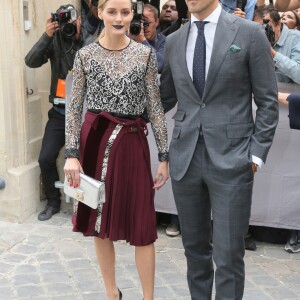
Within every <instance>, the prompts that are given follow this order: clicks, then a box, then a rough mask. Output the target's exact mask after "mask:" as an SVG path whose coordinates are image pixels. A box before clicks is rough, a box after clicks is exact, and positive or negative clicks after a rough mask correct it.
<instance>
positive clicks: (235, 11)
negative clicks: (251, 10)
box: [233, 8, 246, 19]
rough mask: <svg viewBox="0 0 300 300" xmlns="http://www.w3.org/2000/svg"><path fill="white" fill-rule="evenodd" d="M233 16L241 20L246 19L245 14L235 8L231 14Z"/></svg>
mask: <svg viewBox="0 0 300 300" xmlns="http://www.w3.org/2000/svg"><path fill="white" fill-rule="evenodd" d="M233 14H234V15H236V16H238V17H241V18H243V19H245V17H246V13H245V12H244V11H242V10H241V9H240V8H236V9H235V10H234V12H233Z"/></svg>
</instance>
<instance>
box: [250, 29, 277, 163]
mask: <svg viewBox="0 0 300 300" xmlns="http://www.w3.org/2000/svg"><path fill="white" fill-rule="evenodd" d="M249 71H250V80H251V84H252V92H253V96H254V102H255V104H256V106H257V110H256V119H255V128H254V133H253V135H252V137H251V147H250V154H251V155H255V156H257V157H259V158H261V159H262V160H263V161H264V162H265V161H266V158H267V154H268V151H269V149H270V147H271V145H272V141H273V137H274V134H275V130H276V126H277V123H278V96H277V95H278V90H277V82H276V76H275V68H274V63H273V59H272V55H271V48H270V44H269V42H268V40H267V38H266V35H265V33H264V32H263V30H261V29H260V28H259V26H255V28H254V30H253V32H252V36H251V42H250V57H249Z"/></svg>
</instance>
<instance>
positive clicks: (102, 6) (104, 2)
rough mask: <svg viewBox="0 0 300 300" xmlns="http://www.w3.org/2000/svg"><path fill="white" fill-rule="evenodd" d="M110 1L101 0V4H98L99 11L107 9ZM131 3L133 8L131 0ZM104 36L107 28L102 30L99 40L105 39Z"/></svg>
mask: <svg viewBox="0 0 300 300" xmlns="http://www.w3.org/2000/svg"><path fill="white" fill-rule="evenodd" d="M108 1H109V0H99V2H98V9H101V10H103V9H104V7H105V5H106V3H107V2H108ZM129 1H130V3H131V6H132V1H131V0H129ZM104 35H105V28H103V29H102V31H101V33H100V36H99V39H101V38H103V37H104Z"/></svg>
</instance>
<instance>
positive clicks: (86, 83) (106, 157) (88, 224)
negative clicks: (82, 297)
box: [64, 0, 168, 300]
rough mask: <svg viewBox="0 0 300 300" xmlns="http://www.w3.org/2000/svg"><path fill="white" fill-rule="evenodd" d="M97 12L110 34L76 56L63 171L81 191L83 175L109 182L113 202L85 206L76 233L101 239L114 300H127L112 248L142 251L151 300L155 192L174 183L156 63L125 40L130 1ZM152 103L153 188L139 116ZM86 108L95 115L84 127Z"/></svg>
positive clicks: (109, 2) (106, 3) (106, 0)
mask: <svg viewBox="0 0 300 300" xmlns="http://www.w3.org/2000/svg"><path fill="white" fill-rule="evenodd" d="M98 13H99V17H100V19H102V20H103V22H104V25H105V30H104V32H103V33H102V34H101V35H100V38H99V40H98V41H96V42H94V43H92V44H90V45H88V46H86V47H84V48H82V49H81V50H79V51H78V52H77V55H76V58H75V62H74V68H73V76H74V79H73V88H72V96H71V100H70V106H69V110H68V113H67V115H66V157H67V160H66V164H65V168H64V171H65V174H66V176H67V178H68V180H69V183H70V185H72V186H75V187H76V186H78V185H79V184H80V182H79V172H84V173H86V174H87V175H89V176H92V177H94V178H96V179H100V180H101V181H104V182H105V191H106V202H105V203H104V204H103V206H102V205H99V207H98V209H97V210H93V209H90V208H89V207H87V206H85V205H84V204H82V203H78V207H77V208H76V207H75V212H74V218H73V224H74V231H79V232H82V233H83V234H84V235H86V236H94V237H95V238H94V241H95V248H96V254H97V258H98V261H99V265H100V269H101V272H102V277H103V280H104V284H105V289H106V296H107V299H109V300H111V299H121V298H122V293H121V292H120V291H119V290H118V288H117V285H116V279H115V251H114V245H113V241H117V240H125V241H127V242H128V243H130V244H131V245H134V246H136V247H135V259H136V265H137V270H138V273H139V277H140V280H141V286H142V289H143V296H144V299H145V300H152V299H153V293H154V265H155V252H154V242H155V240H156V239H157V233H156V218H155V210H154V201H153V198H154V189H159V188H161V187H162V186H163V185H164V184H165V183H166V181H167V179H168V143H167V130H166V120H165V116H164V113H163V108H162V105H161V102H160V95H159V89H158V85H157V63H156V57H155V53H153V52H152V50H151V49H150V48H148V47H146V46H144V45H142V44H138V43H136V42H134V41H133V40H130V39H129V38H128V36H127V35H126V32H127V30H128V28H129V25H130V22H131V20H132V17H133V11H132V3H131V1H130V0H100V1H99V6H98ZM145 100H146V101H147V110H148V115H149V119H150V122H151V125H152V129H153V132H154V135H155V139H156V143H157V146H158V150H159V160H160V164H159V166H158V170H157V175H156V177H155V179H154V184H153V179H152V176H151V169H150V158H149V148H148V143H147V139H146V132H147V129H146V124H145V121H144V120H143V119H142V118H141V117H140V115H141V114H142V113H143V110H144V101H145ZM84 101H86V105H87V109H88V111H87V113H86V115H85V121H84V123H83V125H82V127H81V116H82V110H83V102H84ZM80 127H81V133H80ZM79 149H80V151H79ZM79 152H80V155H79Z"/></svg>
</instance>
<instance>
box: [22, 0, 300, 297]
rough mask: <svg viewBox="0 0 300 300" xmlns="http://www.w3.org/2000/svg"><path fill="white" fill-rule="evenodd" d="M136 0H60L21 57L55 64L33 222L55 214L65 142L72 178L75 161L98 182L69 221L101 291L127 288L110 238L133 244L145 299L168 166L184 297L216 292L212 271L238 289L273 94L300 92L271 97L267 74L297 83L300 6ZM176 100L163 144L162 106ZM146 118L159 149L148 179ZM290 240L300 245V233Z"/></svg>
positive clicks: (238, 293)
mask: <svg viewBox="0 0 300 300" xmlns="http://www.w3.org/2000/svg"><path fill="white" fill-rule="evenodd" d="M137 2H138V3H136V1H135V2H134V3H132V1H131V0H99V1H98V0H97V1H95V0H82V5H81V11H80V14H79V11H78V10H76V9H75V7H74V6H73V5H70V4H66V5H62V6H60V7H59V8H58V9H57V11H56V13H54V14H52V15H51V17H49V18H47V20H46V28H45V33H43V35H42V36H41V38H40V39H39V40H38V42H37V43H36V44H35V45H34V46H33V48H32V49H31V50H30V51H29V53H28V54H27V55H26V57H25V62H26V65H27V66H28V67H31V68H37V67H40V66H42V65H43V64H45V63H47V62H48V60H50V63H51V86H50V95H49V101H50V102H51V103H52V108H51V109H50V110H49V113H48V116H49V119H48V122H47V125H46V128H45V133H44V137H43V142H42V148H41V152H40V157H39V164H40V169H41V174H42V179H43V185H44V188H45V195H46V198H47V204H46V207H45V209H44V210H43V211H42V212H41V213H40V214H39V215H38V219H39V220H40V221H45V220H48V219H50V218H51V217H52V216H53V215H54V214H56V213H58V212H59V209H60V202H61V199H60V197H61V195H60V192H59V190H58V189H56V188H55V182H56V181H58V180H59V177H58V171H57V166H56V160H57V157H58V155H59V151H60V150H61V148H62V147H63V146H64V145H65V146H66V150H65V157H66V163H65V167H64V172H65V175H66V178H67V179H68V182H69V184H70V185H71V186H74V187H78V186H79V185H80V172H84V173H86V174H87V175H89V176H91V177H93V178H96V179H99V180H101V181H103V182H105V189H106V201H105V203H104V204H103V203H99V205H98V208H97V209H91V208H90V207H88V206H86V205H84V204H83V203H81V202H76V203H75V205H74V216H73V225H74V227H73V230H74V231H77V232H81V233H83V234H84V235H85V236H93V237H94V243H95V249H96V254H97V258H98V261H99V266H100V269H101V272H102V277H103V280H104V285H105V290H106V295H107V299H122V292H121V291H120V290H119V289H118V287H117V283H116V276H115V250H114V244H113V242H114V241H117V240H125V241H126V242H128V243H130V244H131V245H133V246H135V253H136V266H137V270H138V274H139V278H140V281H141V286H142V289H143V297H144V299H145V300H150V299H153V295H154V277H155V276H154V274H155V267H154V266H155V250H154V243H155V240H156V239H157V233H156V225H157V217H156V213H155V207H154V190H155V189H156V190H158V189H160V188H163V186H164V184H165V183H166V182H167V180H168V178H169V169H170V177H171V180H172V188H173V193H174V198H175V202H176V207H177V211H178V216H177V215H169V216H168V221H167V223H168V224H167V225H168V226H167V228H166V233H167V234H168V235H170V236H176V235H178V234H180V233H182V239H183V245H184V248H185V255H186V258H187V265H188V271H187V277H188V284H189V288H190V293H191V298H192V299H211V293H212V282H213V278H214V276H215V280H216V299H242V296H243V290H244V262H243V257H244V251H245V244H244V242H245V236H246V233H247V230H248V226H249V218H250V210H251V195H252V188H253V180H254V175H255V172H256V170H257V168H261V167H262V168H263V164H264V162H265V161H266V157H267V154H268V151H269V149H270V147H271V144H272V140H273V137H274V133H275V129H276V125H277V122H278V99H279V102H280V103H283V104H285V105H286V104H288V102H289V101H288V100H289V99H293V100H292V101H293V102H294V101H297V100H294V99H298V100H299V95H286V94H279V95H278V93H277V86H276V81H278V82H287V83H296V84H300V31H298V30H299V28H300V17H299V14H298V13H299V11H300V9H299V8H300V5H299V3H298V0H291V1H282V0H277V1H276V2H275V5H274V4H273V2H271V3H270V4H269V5H265V1H259V0H258V1H256V0H247V1H239V2H238V1H236V0H220V1H219V0H197V1H196V0H195V1H178V0H176V1H175V0H168V1H165V2H164V3H163V5H162V9H161V11H160V1H155V0H154V1H137ZM240 2H242V5H240ZM262 2H263V3H262ZM141 3H142V12H140V11H139V5H140V4H141ZM133 4H134V5H133ZM132 8H134V9H132ZM279 11H280V12H279ZM282 12H283V13H282ZM228 13H229V14H228ZM80 15H81V16H80ZM132 20H135V25H134V26H135V27H134V28H133V26H132ZM229 28H231V30H229ZM227 49H228V51H227ZM211 62H213V63H211ZM261 66H264V67H263V68H262V67H261ZM69 72H72V74H73V84H72V95H71V98H70V100H69V105H68V110H67V111H66V110H65V101H66V93H65V80H66V77H67V75H68V73H69ZM158 74H161V75H160V84H159V83H158ZM215 78H218V80H215ZM237 82H238V83H239V84H237ZM252 97H253V99H254V101H255V104H256V105H257V112H256V121H255V123H254V122H253V116H252V106H251V101H249V99H252ZM229 99H230V101H229ZM299 101H300V100H299ZM176 104H177V111H176V113H175V115H174V117H173V119H174V121H175V126H174V130H173V134H172V137H170V138H169V140H170V141H171V144H170V145H169V144H168V137H167V125H166V119H165V116H164V113H166V112H167V111H169V110H170V109H172V108H173V107H174V106H175V105H176ZM84 109H87V112H86V113H85V112H84ZM83 117H84V122H83V123H82V118H83ZM147 122H150V124H151V126H152V130H153V132H154V137H155V140H156V144H157V148H158V152H159V154H158V160H159V165H158V169H157V172H156V175H155V177H154V178H152V174H151V168H150V155H149V147H148V142H147V138H146V136H147V125H146V123H147ZM169 161H170V163H169ZM211 217H212V218H213V230H212V222H211ZM285 249H286V250H287V251H289V252H292V253H295V252H300V234H299V231H296V230H294V231H292V232H291V237H290V238H289V240H288V242H287V245H286V247H285ZM212 258H214V262H215V264H216V273H215V275H214V270H213V265H212Z"/></svg>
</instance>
